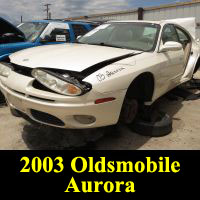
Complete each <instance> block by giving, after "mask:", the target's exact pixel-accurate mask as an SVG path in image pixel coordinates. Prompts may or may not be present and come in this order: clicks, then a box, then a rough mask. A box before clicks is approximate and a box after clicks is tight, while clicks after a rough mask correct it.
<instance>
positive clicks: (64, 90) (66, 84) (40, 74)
mask: <svg viewBox="0 0 200 200" xmlns="http://www.w3.org/2000/svg"><path fill="white" fill-rule="evenodd" d="M32 76H33V77H34V78H35V79H36V80H37V81H38V82H40V83H41V84H42V85H44V86H45V87H47V88H49V89H51V90H53V91H55V92H57V93H60V94H63V95H67V96H79V95H81V94H83V93H86V92H87V91H88V90H89V88H88V87H86V85H84V84H80V83H79V82H78V81H77V80H75V79H73V78H71V77H69V76H66V75H65V76H61V75H57V74H54V73H52V72H49V71H46V70H43V69H34V70H33V71H32Z"/></svg>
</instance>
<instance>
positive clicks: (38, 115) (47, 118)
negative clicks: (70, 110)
mask: <svg viewBox="0 0 200 200" xmlns="http://www.w3.org/2000/svg"><path fill="white" fill-rule="evenodd" d="M31 115H32V116H33V117H34V118H35V119H36V120H38V121H41V122H44V123H47V124H52V125H55V126H64V125H65V124H64V123H63V121H61V120H60V119H58V118H57V117H55V116H53V115H50V114H48V113H44V112H40V111H37V110H31Z"/></svg>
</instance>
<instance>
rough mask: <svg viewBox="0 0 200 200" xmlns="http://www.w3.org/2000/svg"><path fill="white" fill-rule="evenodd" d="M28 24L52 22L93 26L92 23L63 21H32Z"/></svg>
mask: <svg viewBox="0 0 200 200" xmlns="http://www.w3.org/2000/svg"><path fill="white" fill-rule="evenodd" d="M28 22H35V23H53V22H58V23H67V24H74V23H76V24H93V22H80V21H63V20H53V19H52V20H33V21H28Z"/></svg>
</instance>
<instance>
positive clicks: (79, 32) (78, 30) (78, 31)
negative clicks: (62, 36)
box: [72, 24, 88, 38]
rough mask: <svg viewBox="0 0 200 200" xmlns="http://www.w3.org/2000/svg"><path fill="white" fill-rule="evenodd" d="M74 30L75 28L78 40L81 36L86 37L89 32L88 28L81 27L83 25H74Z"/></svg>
mask: <svg viewBox="0 0 200 200" xmlns="http://www.w3.org/2000/svg"><path fill="white" fill-rule="evenodd" d="M72 28H73V31H74V36H75V38H77V37H78V36H80V35H85V34H86V33H87V32H88V30H87V29H86V27H85V26H84V25H81V24H72Z"/></svg>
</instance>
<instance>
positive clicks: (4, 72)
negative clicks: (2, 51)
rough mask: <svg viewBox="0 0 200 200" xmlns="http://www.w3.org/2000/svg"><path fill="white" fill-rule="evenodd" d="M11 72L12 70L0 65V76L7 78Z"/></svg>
mask: <svg viewBox="0 0 200 200" xmlns="http://www.w3.org/2000/svg"><path fill="white" fill-rule="evenodd" d="M11 70H12V69H11V68H10V67H8V66H6V65H3V64H1V63H0V76H4V77H8V76H9V75H10V72H11Z"/></svg>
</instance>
